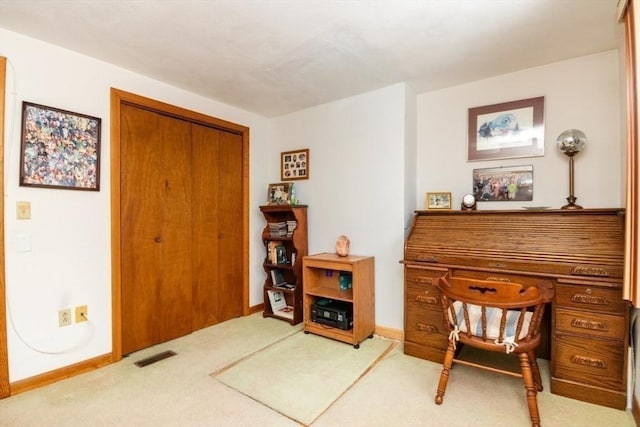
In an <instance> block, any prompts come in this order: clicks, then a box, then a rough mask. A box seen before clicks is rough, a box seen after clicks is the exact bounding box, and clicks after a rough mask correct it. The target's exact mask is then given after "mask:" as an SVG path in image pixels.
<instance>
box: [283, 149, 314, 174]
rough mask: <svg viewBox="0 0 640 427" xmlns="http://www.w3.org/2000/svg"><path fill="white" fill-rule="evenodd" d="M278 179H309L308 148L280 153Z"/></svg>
mask: <svg viewBox="0 0 640 427" xmlns="http://www.w3.org/2000/svg"><path fill="white" fill-rule="evenodd" d="M280 179H281V180H283V181H291V180H294V179H309V149H308V148H305V149H304V150H294V151H284V152H282V153H280Z"/></svg>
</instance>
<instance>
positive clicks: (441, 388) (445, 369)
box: [436, 340, 456, 405]
mask: <svg viewBox="0 0 640 427" xmlns="http://www.w3.org/2000/svg"><path fill="white" fill-rule="evenodd" d="M455 351H456V350H455V348H454V343H453V341H452V340H449V346H448V347H447V353H446V354H445V355H444V362H443V363H442V372H441V373H440V381H439V382H438V391H437V393H436V405H440V404H441V403H442V400H443V399H444V393H445V391H446V390H447V382H448V381H449V372H451V366H452V365H453V356H454V354H455Z"/></svg>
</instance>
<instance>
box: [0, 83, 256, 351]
mask: <svg viewBox="0 0 640 427" xmlns="http://www.w3.org/2000/svg"><path fill="white" fill-rule="evenodd" d="M122 104H128V105H134V106H136V107H138V108H144V109H147V110H150V111H154V112H157V113H160V114H164V115H168V116H171V117H175V118H179V119H183V120H188V121H190V122H194V123H199V124H203V125H205V126H209V127H214V128H216V129H220V130H223V131H226V132H231V133H234V134H238V135H241V136H242V312H243V315H244V316H247V315H249V314H250V311H249V310H250V309H249V128H248V127H246V126H242V125H239V124H236V123H232V122H228V121H226V120H222V119H218V118H215V117H211V116H207V115H205V114H202V113H198V112H195V111H191V110H187V109H184V108H181V107H177V106H175V105H171V104H166V103H164V102H161V101H156V100H154V99H150V98H145V97H143V96H140V95H136V94H133V93H130V92H126V91H123V90H120V89H116V88H113V87H112V88H111V144H110V149H111V168H110V170H111V319H112V320H111V324H112V334H111V336H112V350H111V351H112V352H111V360H112V362H117V361H118V360H120V359H122V290H121V286H122V281H121V274H122V268H121V267H122V252H121V235H120V227H121V224H120V214H121V212H120V184H121V183H120V173H121V168H120V106H121V105H122ZM0 297H1V295H0Z"/></svg>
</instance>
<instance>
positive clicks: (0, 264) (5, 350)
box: [0, 56, 11, 399]
mask: <svg viewBox="0 0 640 427" xmlns="http://www.w3.org/2000/svg"><path fill="white" fill-rule="evenodd" d="M6 84H7V58H5V57H4V56H0V189H2V194H4V190H5V189H4V114H5V100H6V99H5V93H6ZM0 244H1V245H2V248H0V399H2V398H5V397H9V396H11V386H10V384H9V347H8V344H7V335H8V331H7V326H8V325H7V310H6V307H7V301H6V298H7V288H6V283H7V282H6V277H5V252H4V246H5V245H4V197H2V198H0Z"/></svg>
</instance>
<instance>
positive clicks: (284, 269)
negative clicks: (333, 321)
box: [260, 205, 308, 325]
mask: <svg viewBox="0 0 640 427" xmlns="http://www.w3.org/2000/svg"><path fill="white" fill-rule="evenodd" d="M260 211H261V212H262V215H263V216H264V219H265V221H266V224H265V227H264V229H263V230H262V242H263V244H264V247H265V258H264V262H263V268H264V271H265V281H264V286H263V294H264V295H263V296H264V310H263V312H262V315H263V316H264V317H274V318H277V319H281V320H284V321H287V322H289V323H291V324H292V325H296V324H298V323H300V322H302V259H303V258H304V257H305V256H306V255H307V253H308V249H307V246H308V241H307V206H306V205H294V206H291V205H266V206H260ZM294 221H295V228H293V229H290V227H291V225H292V224H293V222H294ZM281 223H284V224H289V226H288V227H287V226H285V230H284V234H282V233H281V232H278V227H275V226H274V224H281ZM273 272H277V273H279V274H276V276H279V275H281V276H282V278H283V279H284V281H285V282H286V283H288V284H289V286H290V287H288V288H287V287H283V286H277V285H278V284H277V283H274V281H273V276H274V274H272V273H273ZM269 291H281V292H282V294H283V295H284V298H285V300H286V305H287V306H290V307H291V308H292V313H293V316H292V317H291V318H289V317H288V315H286V314H278V313H277V312H275V313H274V311H273V309H272V306H271V303H270V299H269V293H270V292H269Z"/></svg>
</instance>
